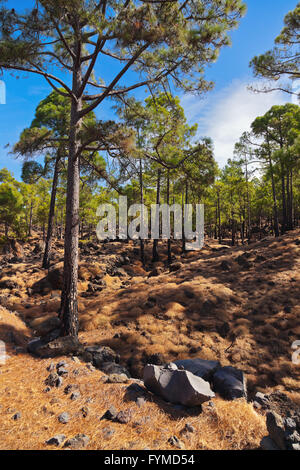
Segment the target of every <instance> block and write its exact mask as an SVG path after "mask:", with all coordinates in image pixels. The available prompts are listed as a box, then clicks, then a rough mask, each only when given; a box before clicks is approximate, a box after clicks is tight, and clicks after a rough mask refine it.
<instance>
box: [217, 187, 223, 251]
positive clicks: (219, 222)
mask: <svg viewBox="0 0 300 470" xmlns="http://www.w3.org/2000/svg"><path fill="white" fill-rule="evenodd" d="M217 202H218V238H219V243H220V244H221V243H222V233H221V209H220V192H219V191H218V200H217Z"/></svg>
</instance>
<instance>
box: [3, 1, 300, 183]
mask: <svg viewBox="0 0 300 470" xmlns="http://www.w3.org/2000/svg"><path fill="white" fill-rule="evenodd" d="M246 3H247V6H248V13H247V15H246V16H245V18H244V19H243V20H242V21H241V24H240V26H239V28H238V30H236V31H234V32H233V33H232V34H231V36H232V42H233V45H232V47H230V48H226V49H223V50H222V52H221V55H220V57H219V60H218V62H217V63H216V64H214V65H213V66H211V67H210V68H208V69H207V74H206V76H207V78H208V79H210V80H213V81H214V82H215V84H216V85H215V89H214V91H212V92H210V93H209V94H208V95H206V96H205V97H203V98H201V97H194V96H192V97H191V96H188V95H185V96H182V97H181V99H182V105H183V107H184V109H185V112H186V115H187V117H188V119H189V121H190V122H191V123H194V122H197V123H198V126H199V127H198V133H199V136H201V135H207V136H210V137H212V138H213V140H214V142H215V156H216V159H217V161H218V162H219V164H220V165H221V166H223V165H224V164H225V163H226V160H227V159H228V158H230V157H231V156H232V150H233V146H234V143H235V141H237V140H238V138H239V136H240V135H241V134H242V132H244V131H246V130H248V128H249V125H250V123H251V122H252V120H253V119H254V118H255V117H256V116H258V115H260V114H263V113H264V112H266V111H267V110H268V109H269V108H270V107H271V106H272V105H273V104H281V103H284V102H286V101H288V100H289V97H288V95H283V94H281V93H277V92H276V93H272V94H267V95H266V94H259V95H255V94H253V93H251V92H250V91H248V89H247V86H248V85H249V84H250V83H252V82H253V77H252V74H251V71H250V70H249V67H248V64H249V61H250V60H251V59H252V58H253V56H254V55H258V54H260V53H263V52H265V51H266V50H267V49H269V48H271V47H272V46H273V42H274V38H275V37H276V36H277V35H278V34H279V32H280V30H281V29H282V26H283V18H284V16H285V14H286V13H287V12H288V11H289V10H292V9H294V8H295V6H296V4H297V1H296V0H248V1H246ZM31 4H32V2H31V1H30V0H15V1H13V0H9V1H8V2H7V5H8V6H9V7H11V8H13V7H14V8H15V9H18V8H19V6H20V5H21V6H22V7H23V6H24V5H31ZM105 67H106V71H107V73H104V78H107V79H109V77H110V78H111V75H110V72H111V65H110V64H109V62H105ZM105 67H104V68H105ZM16 75H17V76H16ZM131 77H132V72H129V76H126V77H125V80H126V81H127V83H128V80H130V78H131ZM1 79H2V80H4V81H5V84H6V104H0V168H2V167H7V168H8V169H10V170H11V171H13V173H14V175H15V177H17V178H19V177H20V171H21V162H20V161H18V160H15V159H14V157H13V156H11V155H10V154H9V147H7V144H9V145H13V144H14V143H15V142H16V141H17V140H18V137H19V135H20V132H21V131H22V130H23V129H24V128H25V127H28V126H29V125H30V123H31V120H32V118H33V116H34V111H35V108H36V106H37V104H38V103H39V101H40V100H41V99H43V98H44V97H45V96H46V95H47V94H48V93H49V92H50V91H51V89H50V87H49V85H48V84H47V83H46V82H45V80H44V79H43V78H42V77H41V78H40V77H36V76H34V75H30V76H29V75H28V76H27V77H24V75H22V74H14V76H11V74H10V73H7V72H5V73H4V76H3V77H1ZM146 96H147V95H146V94H145V92H144V91H139V93H138V97H139V98H140V99H143V97H146ZM96 114H97V115H98V117H99V118H101V119H107V118H112V116H113V115H112V111H111V110H110V109H109V106H108V104H106V105H104V106H101V108H99V109H97V111H96Z"/></svg>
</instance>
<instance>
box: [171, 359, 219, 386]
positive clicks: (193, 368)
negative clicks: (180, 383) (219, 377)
mask: <svg viewBox="0 0 300 470" xmlns="http://www.w3.org/2000/svg"><path fill="white" fill-rule="evenodd" d="M174 364H176V366H177V367H178V369H184V370H187V371H188V372H191V373H192V374H194V375H196V376H197V377H201V379H203V380H206V381H207V382H210V380H211V378H212V376H213V374H214V373H215V372H216V371H217V370H218V369H219V368H220V367H221V364H220V363H219V361H206V360H205V359H198V358H196V359H183V360H179V361H174Z"/></svg>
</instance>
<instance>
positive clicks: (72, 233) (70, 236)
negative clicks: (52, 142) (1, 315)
mask: <svg viewBox="0 0 300 470" xmlns="http://www.w3.org/2000/svg"><path fill="white" fill-rule="evenodd" d="M79 55H80V54H79ZM80 84H81V66H80V57H79V59H78V61H77V63H76V64H74V70H73V87H72V91H73V93H74V95H75V96H77V95H78V90H79V88H80ZM81 109H82V98H81V97H77V99H75V98H73V99H72V102H71V120H70V137H69V158H68V173H67V201H66V229H65V243H64V245H65V256H64V285H63V291H62V298H61V309H60V318H61V320H62V328H61V335H62V336H72V337H74V338H77V336H78V303H77V294H78V291H77V282H78V256H79V255H78V239H79V181H80V178H79V176H80V158H79V157H80V156H79V147H80V140H79V136H78V134H79V131H80V129H81V125H82V119H81V118H80V115H79V113H80V111H81Z"/></svg>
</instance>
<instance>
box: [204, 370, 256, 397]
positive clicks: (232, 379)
mask: <svg viewBox="0 0 300 470" xmlns="http://www.w3.org/2000/svg"><path fill="white" fill-rule="evenodd" d="M212 383H213V390H214V391H215V392H216V393H219V394H220V395H221V396H222V397H223V398H225V399H228V400H234V399H236V398H242V397H245V398H247V388H246V380H245V376H244V373H243V371H241V370H239V369H236V368H235V367H231V366H226V367H222V368H221V369H218V370H217V371H216V372H215V373H214V375H213V378H212Z"/></svg>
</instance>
